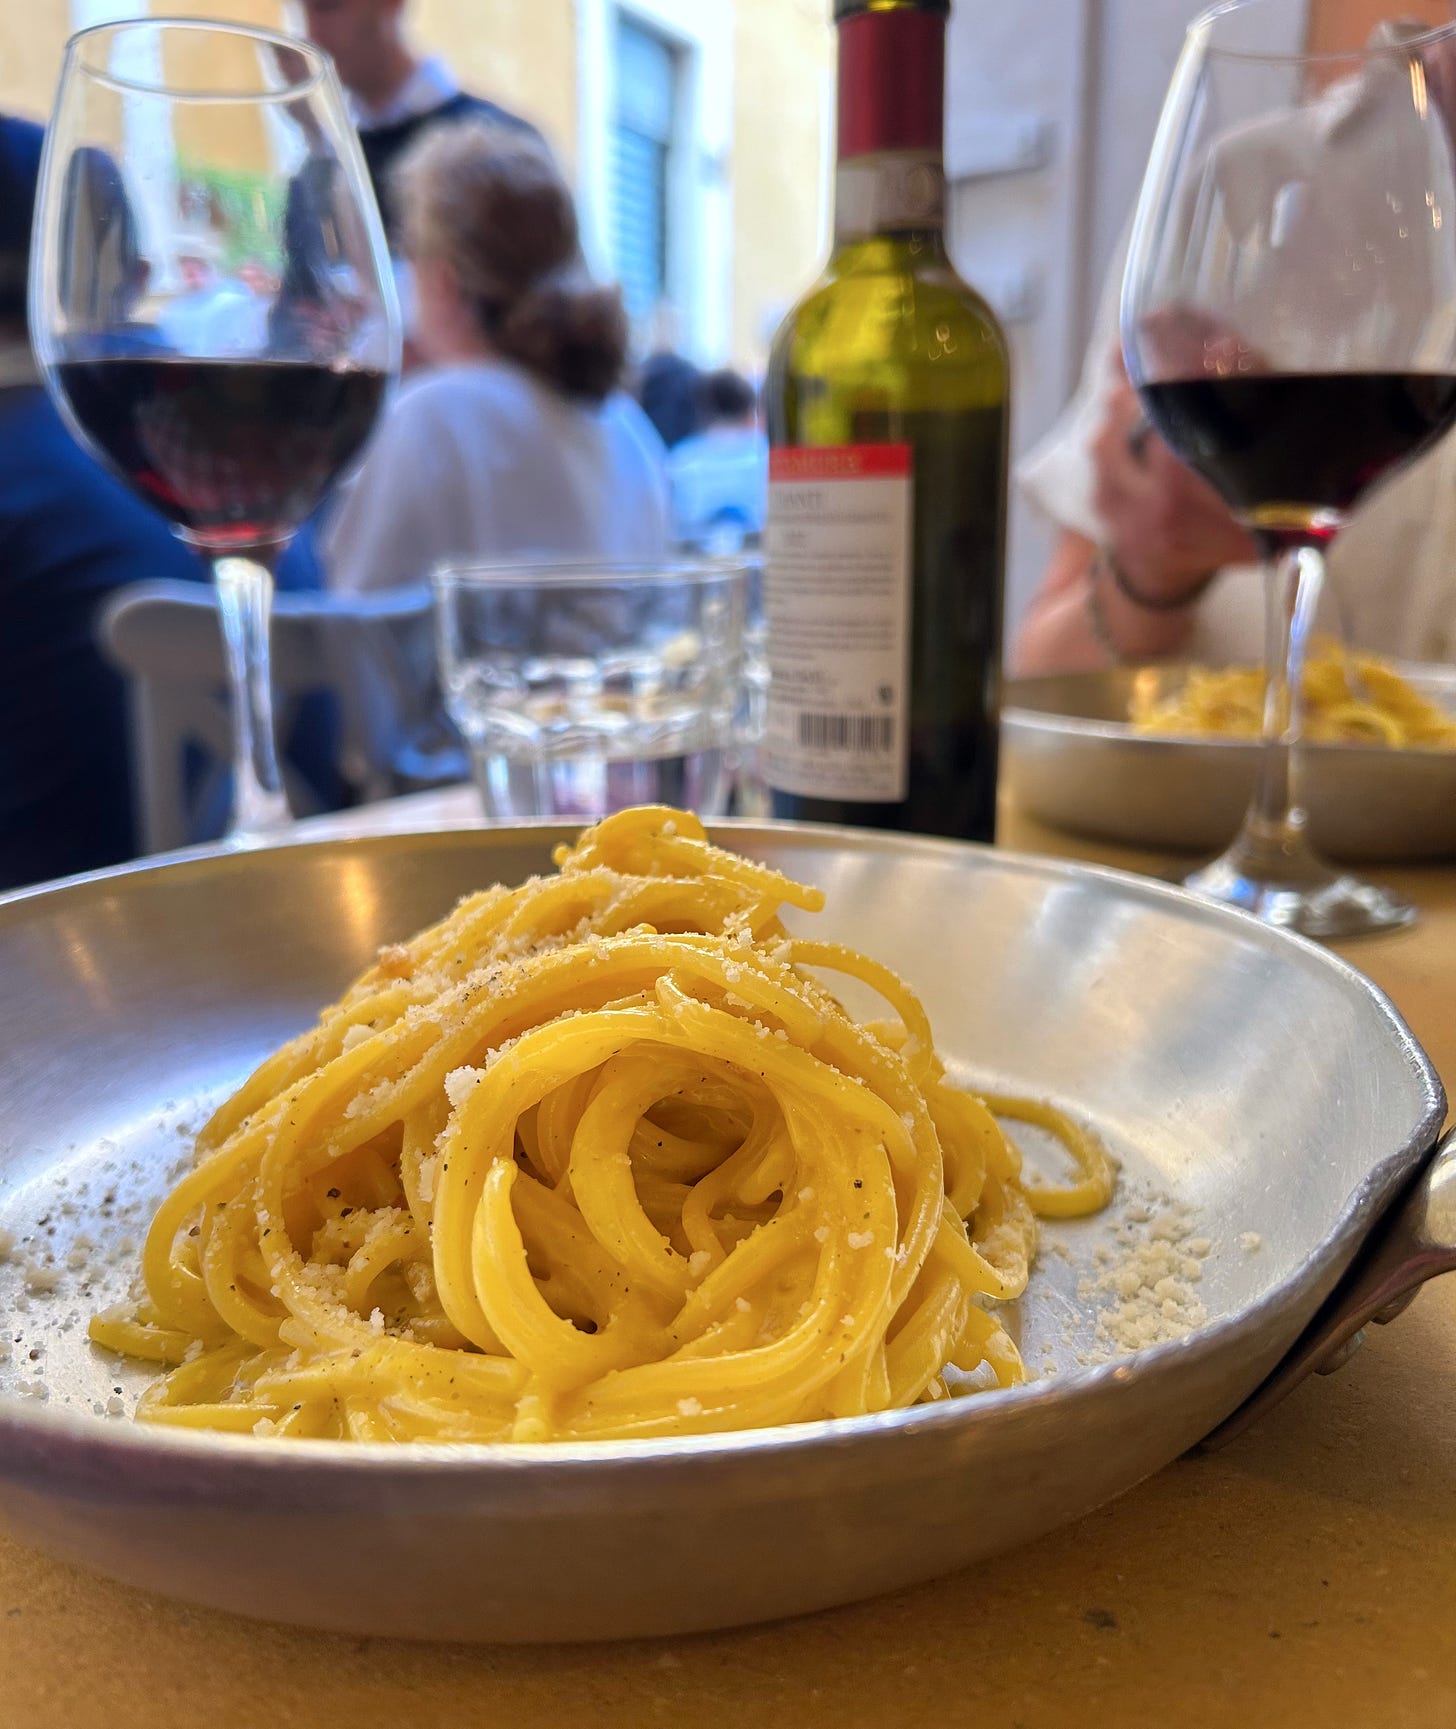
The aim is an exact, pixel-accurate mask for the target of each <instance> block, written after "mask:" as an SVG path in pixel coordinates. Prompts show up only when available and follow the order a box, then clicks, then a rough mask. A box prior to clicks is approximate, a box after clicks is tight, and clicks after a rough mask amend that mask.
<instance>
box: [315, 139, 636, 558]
mask: <svg viewBox="0 0 1456 1729" xmlns="http://www.w3.org/2000/svg"><path fill="white" fill-rule="evenodd" d="M397 190H398V192H399V195H400V197H399V208H400V209H401V211H402V213H403V220H404V241H405V253H406V257H407V258H408V260H409V262H410V263H411V264H412V266H413V268H414V273H415V277H416V281H417V287H418V305H419V310H418V325H417V332H416V334H417V340H418V343H419V347H420V350H421V353H422V355H423V358H424V361H425V366H424V368H423V369H422V370H421V371H419V372H417V373H416V374H415V375H414V377H412V378H411V379H410V380H409V382H408V383H406V384H405V385H404V386H403V388H402V389H401V390H400V391H399V394H398V395H397V396H396V397H395V399H394V401H393V403H392V405H391V406H390V408H389V409H388V411H387V412H386V414H385V416H384V419H383V422H382V424H381V425H380V428H379V430H378V432H377V433H376V435H375V438H374V440H373V442H372V444H371V445H370V446H369V449H368V451H367V453H366V455H365V459H364V464H363V467H362V469H361V470H360V472H359V474H358V475H357V476H356V478H355V480H354V482H353V484H352V485H351V486H350V488H349V489H348V491H347V493H346V494H345V495H344V496H343V497H342V498H341V500H340V502H339V505H338V508H337V512H336V514H335V516H334V518H333V520H332V521H331V523H330V524H329V526H328V528H327V530H326V532H325V536H324V542H323V548H322V550H323V557H324V562H325V566H326V571H327V580H328V584H329V586H330V587H331V588H332V589H334V590H336V591H340V592H357V591H360V590H365V589H377V588H386V587H393V586H396V585H407V584H410V583H414V582H418V581H420V580H422V579H423V578H425V577H427V576H428V575H429V573H430V571H431V569H432V568H433V567H434V565H436V564H437V563H439V562H440V561H441V560H444V559H448V558H478V559H491V558H515V557H522V556H527V555H533V554H539V555H541V556H546V557H565V558H595V559H603V560H610V561H619V562H629V563H630V562H636V561H640V560H651V559H657V558H660V557H661V556H663V554H664V553H665V552H666V551H667V550H668V547H669V545H670V539H671V536H670V529H669V514H668V491H667V479H666V474H665V472H664V453H663V449H662V443H661V440H660V439H659V438H658V437H657V434H656V433H655V432H654V431H653V430H652V427H651V425H650V423H649V422H648V420H647V417H646V416H645V415H644V414H643V412H642V410H641V409H640V408H639V407H638V405H637V404H636V403H635V402H634V401H633V400H632V399H631V398H630V397H629V396H627V395H625V394H624V393H623V391H622V390H621V388H620V385H621V379H622V375H623V369H624V365H625V361H626V352H627V320H626V314H625V313H624V311H623V308H622V300H621V295H620V293H619V292H618V291H617V289H615V288H607V287H603V286H602V285H601V284H599V283H597V282H594V281H593V280H592V278H591V277H590V276H589V274H588V273H587V270H586V267H585V265H584V263H583V261H582V256H581V247H580V242H579V236H578V231H577V219H576V211H575V207H574V206H573V204H572V199H571V193H570V192H569V191H568V189H567V186H566V183H565V181H564V180H563V179H562V178H561V175H560V173H559V172H558V170H557V168H556V166H555V164H554V163H553V161H552V159H551V157H550V155H549V154H548V153H547V152H546V150H545V149H544V147H542V146H541V145H540V144H537V143H535V142H534V141H533V140H531V139H530V138H528V137H525V136H523V135H522V134H521V133H520V132H519V131H516V130H509V131H508V130H502V129H500V128H497V127H493V126H489V125H482V124H480V123H473V124H468V125H458V126H448V127H439V128H436V129H434V130H432V131H430V132H428V133H427V134H426V135H425V137H423V138H422V139H421V140H419V142H418V143H417V144H415V145H414V147H413V148H412V149H411V150H410V152H409V153H408V155H407V156H406V157H405V159H404V160H403V161H402V162H401V163H400V165H399V168H398V187H397Z"/></svg>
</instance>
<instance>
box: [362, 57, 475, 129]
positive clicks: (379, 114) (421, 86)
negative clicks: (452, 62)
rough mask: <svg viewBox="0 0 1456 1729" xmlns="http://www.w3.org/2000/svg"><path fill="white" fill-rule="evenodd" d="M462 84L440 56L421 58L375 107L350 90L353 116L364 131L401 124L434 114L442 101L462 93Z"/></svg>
mask: <svg viewBox="0 0 1456 1729" xmlns="http://www.w3.org/2000/svg"><path fill="white" fill-rule="evenodd" d="M459 93H460V84H459V81H458V80H457V79H456V77H455V74H454V73H453V72H452V71H451V70H450V68H449V67H448V66H447V65H446V64H445V62H444V61H443V60H441V59H440V58H439V57H438V56H436V55H431V56H430V58H429V59H428V60H421V61H420V62H419V64H418V65H417V66H416V67H415V69H414V71H413V72H411V73H410V75H409V77H408V78H406V79H405V81H404V83H403V84H401V85H400V87H399V89H398V90H396V91H395V93H394V95H393V96H391V97H390V98H389V100H388V101H387V102H381V103H380V104H379V106H378V107H377V108H375V107H372V106H371V105H370V104H369V103H367V102H365V101H364V100H363V99H362V98H360V97H358V96H356V95H354V93H353V92H352V91H351V92H350V93H349V118H350V119H351V120H352V121H353V122H354V124H355V125H356V126H357V127H358V128H359V130H360V131H361V132H369V131H372V130H374V129H375V128H377V127H380V126H398V125H399V124H400V123H401V121H404V120H414V119H416V118H417V117H418V116H419V115H421V114H433V113H434V111H435V110H436V109H437V108H438V107H440V105H441V104H442V103H445V102H448V101H449V100H450V98H451V97H452V96H458V95H459Z"/></svg>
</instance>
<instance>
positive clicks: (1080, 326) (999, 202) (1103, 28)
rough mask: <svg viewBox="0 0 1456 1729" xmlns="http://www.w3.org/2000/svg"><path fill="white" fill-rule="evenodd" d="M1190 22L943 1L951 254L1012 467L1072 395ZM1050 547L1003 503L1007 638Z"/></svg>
mask: <svg viewBox="0 0 1456 1729" xmlns="http://www.w3.org/2000/svg"><path fill="white" fill-rule="evenodd" d="M1201 10H1202V5H1201V3H1200V0H1016V3H1015V4H1014V5H1008V4H1007V0H957V4H956V7H955V10H954V12H953V13H952V16H951V33H950V57H949V67H948V92H947V95H948V100H947V120H946V148H947V169H948V171H949V173H950V175H951V179H952V183H953V198H952V230H951V238H952V245H953V247H954V250H955V254H956V258H957V261H958V262H959V264H960V267H961V269H962V270H963V271H964V273H965V274H966V276H967V277H968V278H969V279H970V280H971V281H972V282H973V283H975V284H976V285H977V286H978V287H980V288H981V289H982V291H983V292H984V293H985V294H986V295H987V297H988V298H989V299H990V300H991V301H992V303H993V304H994V305H996V307H997V310H998V311H1000V312H1001V313H1002V315H1003V317H1004V318H1005V319H1006V322H1007V331H1008V335H1009V337H1010V339H1011V348H1012V356H1013V362H1014V367H1015V373H1014V384H1015V396H1014V401H1013V412H1012V447H1013V450H1014V452H1015V453H1016V454H1018V455H1019V454H1021V453H1022V452H1024V451H1026V450H1027V449H1029V448H1030V446H1031V445H1032V444H1034V443H1035V442H1036V441H1037V440H1038V439H1039V438H1040V437H1041V436H1042V435H1043V433H1045V432H1046V430H1047V429H1048V427H1050V425H1051V424H1052V422H1053V421H1054V420H1055V419H1056V416H1057V414H1058V413H1059V412H1060V411H1061V408H1062V407H1063V405H1064V404H1065V402H1066V400H1067V398H1068V396H1069V395H1070V394H1071V391H1072V389H1073V387H1074V386H1075V384H1076V380H1077V377H1078V375H1079V373H1080V371H1081V366H1082V358H1083V355H1084V353H1085V350H1086V345H1087V337H1088V332H1089V328H1090V325H1091V321H1092V317H1093V314H1094V312H1095V310H1096V306H1097V300H1098V296H1099V293H1100V290H1101V285H1102V278H1103V276H1104V274H1105V272H1106V270H1107V268H1108V265H1109V262H1110V260H1111V259H1112V257H1113V254H1114V252H1115V251H1116V249H1117V247H1118V243H1119V241H1120V239H1121V236H1122V233H1123V230H1124V228H1125V225H1126V223H1127V221H1128V218H1129V217H1130V215H1131V212H1132V205H1133V201H1134V199H1135V198H1136V196H1137V191H1138V187H1139V185H1140V183H1141V181H1142V173H1143V166H1144V164H1145V163H1146V161H1147V154H1148V147H1149V145H1150V144H1151V143H1152V137H1153V131H1154V128H1155V127H1156V125H1157V120H1158V114H1159V111H1160V109H1161V107H1162V102H1163V95H1164V92H1165V91H1166V89H1167V86H1168V80H1169V77H1170V76H1171V74H1172V70H1173V64H1174V62H1175V60H1176V59H1177V56H1178V51H1179V49H1180V47H1181V46H1182V41H1183V33H1184V31H1185V29H1186V28H1187V25H1188V22H1189V21H1190V20H1191V19H1192V18H1193V17H1194V16H1196V14H1197V13H1198V12H1199V11H1201ZM1025 163H1030V164H1031V165H1030V166H1026V165H1024V164H1025ZM1051 539H1052V534H1051V531H1050V530H1049V528H1048V527H1047V525H1046V524H1045V523H1044V522H1042V521H1041V520H1040V518H1038V517H1037V516H1036V515H1035V513H1033V512H1032V511H1031V510H1029V509H1028V508H1027V507H1026V506H1025V505H1023V504H1022V502H1021V500H1020V499H1019V497H1017V496H1016V494H1015V491H1014V489H1013V498H1012V512H1011V544H1010V551H1009V564H1008V571H1007V580H1008V592H1007V628H1008V631H1010V630H1013V629H1014V628H1015V624H1016V621H1017V620H1018V619H1019V618H1020V616H1021V615H1022V613H1023V612H1024V611H1025V608H1026V605H1027V603H1028V601H1029V600H1030V598H1031V596H1032V594H1033V593H1034V592H1035V589H1036V585H1037V581H1038V579H1039V577H1040V574H1041V571H1042V570H1043V568H1044V567H1045V563H1046V557H1047V553H1048V551H1049V549H1050V546H1051Z"/></svg>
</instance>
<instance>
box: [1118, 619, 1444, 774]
mask: <svg viewBox="0 0 1456 1729" xmlns="http://www.w3.org/2000/svg"><path fill="white" fill-rule="evenodd" d="M1130 718H1131V720H1132V722H1133V725H1134V726H1135V727H1136V728H1137V730H1138V731H1139V732H1144V733H1156V734H1159V735H1168V736H1172V737H1176V738H1206V737H1218V738H1258V737H1259V736H1260V734H1261V733H1262V731H1263V718H1264V672H1263V670H1262V668H1259V667H1229V668H1227V669H1225V670H1223V671H1219V672H1215V671H1213V670H1212V669H1210V668H1208V667H1193V668H1192V669H1191V670H1190V671H1189V674H1188V678H1187V681H1186V682H1185V684H1184V685H1183V688H1182V689H1181V690H1180V691H1178V692H1177V693H1176V694H1175V695H1173V696H1171V697H1158V696H1156V695H1154V694H1153V693H1152V692H1151V691H1146V690H1141V689H1139V688H1137V687H1136V686H1135V687H1134V691H1133V698H1132V712H1131V717H1130ZM1304 737H1305V738H1306V739H1309V740H1313V741H1315V742H1317V743H1323V744H1376V745H1389V746H1391V747H1392V748H1395V749H1427V750H1433V749H1434V750H1452V749H1456V718H1453V717H1452V716H1451V715H1449V714H1448V713H1447V712H1446V711H1445V710H1444V709H1442V708H1440V707H1439V706H1438V705H1437V704H1436V703H1434V702H1432V701H1431V700H1430V699H1429V698H1428V697H1425V696H1422V695H1421V693H1420V692H1419V691H1418V690H1415V689H1414V688H1413V687H1412V686H1411V684H1410V683H1409V682H1408V681H1407V680H1406V679H1404V678H1402V677H1401V675H1400V674H1399V673H1398V672H1397V671H1396V670H1395V668H1394V667H1393V666H1391V665H1390V664H1389V663H1388V662H1387V661H1383V660H1379V659H1377V658H1376V656H1374V655H1369V654H1359V655H1356V654H1346V653H1345V652H1344V650H1343V649H1341V648H1339V647H1338V646H1335V645H1327V646H1325V647H1324V648H1323V649H1322V650H1321V651H1320V652H1319V653H1318V654H1314V655H1311V656H1310V658H1309V660H1308V661H1307V662H1306V664H1305V669H1304Z"/></svg>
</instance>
